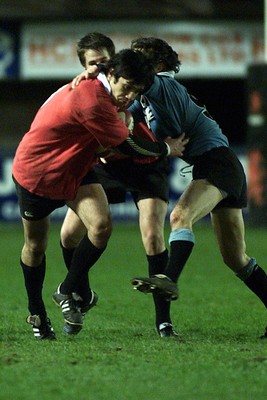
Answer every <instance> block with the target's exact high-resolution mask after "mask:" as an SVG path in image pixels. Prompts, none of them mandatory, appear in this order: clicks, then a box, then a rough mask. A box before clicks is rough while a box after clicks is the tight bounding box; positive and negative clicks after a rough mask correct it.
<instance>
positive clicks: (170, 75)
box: [157, 71, 175, 78]
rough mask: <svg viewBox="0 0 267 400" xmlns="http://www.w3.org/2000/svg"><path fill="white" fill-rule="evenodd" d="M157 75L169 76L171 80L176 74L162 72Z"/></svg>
mask: <svg viewBox="0 0 267 400" xmlns="http://www.w3.org/2000/svg"><path fill="white" fill-rule="evenodd" d="M157 75H162V76H169V77H170V78H174V76H175V72H174V71H162V72H158V73H157Z"/></svg>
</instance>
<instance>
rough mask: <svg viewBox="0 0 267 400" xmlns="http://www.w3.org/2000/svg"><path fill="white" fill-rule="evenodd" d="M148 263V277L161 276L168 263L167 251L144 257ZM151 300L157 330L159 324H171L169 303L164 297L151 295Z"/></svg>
mask: <svg viewBox="0 0 267 400" xmlns="http://www.w3.org/2000/svg"><path fill="white" fill-rule="evenodd" d="M146 257H147V261H148V273H149V276H151V275H156V274H162V273H163V271H164V270H165V268H166V265H167V263H168V259H169V257H168V250H167V249H166V250H165V251H164V252H163V253H160V254H156V255H154V256H148V255H147V256H146ZM152 295H153V300H154V304H155V312H156V327H157V328H158V327H159V325H160V324H162V323H163V322H169V323H171V317H170V307H171V302H170V301H166V300H165V299H164V297H162V296H160V295H158V294H156V293H152Z"/></svg>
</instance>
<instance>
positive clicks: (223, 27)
mask: <svg viewBox="0 0 267 400" xmlns="http://www.w3.org/2000/svg"><path fill="white" fill-rule="evenodd" d="M89 26H90V31H94V30H96V31H99V32H103V33H104V34H106V35H107V36H110V37H111V39H112V40H113V41H114V43H115V45H116V48H117V50H120V49H122V48H125V47H129V46H130V43H131V41H132V40H133V39H135V38H137V37H141V36H155V37H161V38H162V39H164V40H166V41H167V42H168V43H169V44H170V45H171V46H172V47H173V49H174V50H175V51H176V52H177V53H178V54H179V57H180V59H181V61H182V67H181V72H180V73H179V76H181V77H182V78H183V77H194V76H201V77H214V76H231V77H232V76H235V77H242V76H245V75H246V72H247V67H248V65H249V64H250V63H255V62H263V61H264V40H263V39H264V35H263V28H262V26H261V24H259V23H253V22H252V23H250V22H247V23H245V22H243V23H236V22H235V23H233V22H231V21H225V22H216V23H214V22H206V23H186V22H183V23H181V22H180V21H178V22H173V21H171V22H161V21H146V22H145V23H144V24H142V23H141V22H140V21H138V22H136V21H131V22H129V21H127V22H124V21H118V22H111V21H102V22H101V21H98V22H97V23H94V22H90V25H89ZM140 26H141V27H142V30H140ZM87 31H88V23H87V22H81V23H73V22H71V23H67V22H66V23H51V22H48V23H42V24H25V25H24V27H23V30H22V41H21V43H22V49H21V50H22V51H21V54H22V58H21V67H22V68H21V70H22V77H23V78H38V79H40V78H52V77H60V78H64V77H69V78H70V79H71V78H73V76H75V75H77V73H79V72H80V71H81V69H82V67H81V65H80V63H79V60H78V57H77V54H76V43H77V41H78V40H79V39H80V38H81V37H83V36H84V35H85V34H86V32H87ZM118 32H119V33H118Z"/></svg>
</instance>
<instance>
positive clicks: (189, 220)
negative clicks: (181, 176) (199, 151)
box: [171, 179, 223, 228]
mask: <svg viewBox="0 0 267 400" xmlns="http://www.w3.org/2000/svg"><path fill="white" fill-rule="evenodd" d="M222 199H223V195H222V193H221V192H220V190H219V189H218V188H217V187H216V186H214V185H212V184H210V183H209V182H208V181H207V180H206V179H197V180H193V181H191V182H190V184H189V185H188V186H187V188H186V189H185V191H184V192H183V193H182V195H181V196H180V198H179V200H178V202H177V203H176V205H175V207H174V209H173V211H172V212H171V222H172V223H174V224H175V223H177V224H179V223H181V224H183V226H184V224H186V225H187V224H189V225H191V224H193V223H195V222H197V221H198V220H199V219H201V218H203V217H204V216H205V215H207V214H209V213H210V211H211V210H212V209H213V208H214V207H215V206H216V205H217V204H218V203H219V202H220V201H221V200H222ZM187 227H188V228H191V226H187Z"/></svg>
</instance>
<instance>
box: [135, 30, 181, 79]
mask: <svg viewBox="0 0 267 400" xmlns="http://www.w3.org/2000/svg"><path fill="white" fill-rule="evenodd" d="M131 49H133V50H139V51H141V52H142V53H143V54H144V55H145V56H146V57H147V59H148V60H149V61H150V62H151V64H153V65H154V67H156V66H157V65H158V64H160V63H163V64H164V66H165V68H166V70H168V71H175V72H176V73H177V72H179V71H180V65H181V61H180V60H179V57H178V54H177V53H176V52H175V51H174V50H173V49H172V47H171V46H170V45H169V44H168V43H167V42H165V40H162V39H158V38H155V37H146V38H144V37H141V38H138V39H134V40H132V42H131Z"/></svg>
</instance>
